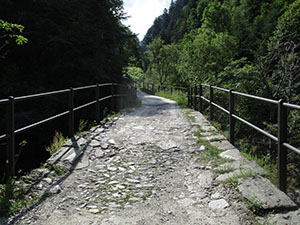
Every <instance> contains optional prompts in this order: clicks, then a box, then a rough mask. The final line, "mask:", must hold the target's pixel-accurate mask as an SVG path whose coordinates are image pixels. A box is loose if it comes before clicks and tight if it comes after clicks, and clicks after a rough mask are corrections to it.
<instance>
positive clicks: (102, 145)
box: [101, 143, 109, 149]
mask: <svg viewBox="0 0 300 225" xmlns="http://www.w3.org/2000/svg"><path fill="white" fill-rule="evenodd" d="M108 146H109V145H108V144H107V143H102V144H101V148H102V149H108Z"/></svg>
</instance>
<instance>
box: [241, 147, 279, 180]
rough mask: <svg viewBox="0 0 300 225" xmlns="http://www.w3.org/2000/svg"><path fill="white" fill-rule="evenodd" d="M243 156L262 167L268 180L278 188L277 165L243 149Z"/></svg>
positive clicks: (267, 158)
mask: <svg viewBox="0 0 300 225" xmlns="http://www.w3.org/2000/svg"><path fill="white" fill-rule="evenodd" d="M241 153H242V155H243V156H244V157H245V158H246V159H248V160H251V161H255V162H256V163H257V164H258V165H259V166H261V167H262V168H263V169H264V170H265V171H266V173H267V174H266V175H264V177H266V178H267V179H269V180H270V181H271V182H272V183H273V184H274V185H275V186H277V184H278V181H277V164H276V163H275V164H273V163H271V162H270V159H269V157H258V156H256V155H254V154H251V153H250V152H249V151H247V150H246V149H243V150H242V151H241Z"/></svg>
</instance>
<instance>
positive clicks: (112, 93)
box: [0, 83, 136, 178]
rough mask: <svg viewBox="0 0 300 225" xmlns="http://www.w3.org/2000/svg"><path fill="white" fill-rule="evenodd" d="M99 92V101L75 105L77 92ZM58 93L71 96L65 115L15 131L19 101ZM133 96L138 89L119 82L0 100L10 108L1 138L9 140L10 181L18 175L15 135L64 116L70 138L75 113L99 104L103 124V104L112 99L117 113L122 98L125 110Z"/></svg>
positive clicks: (1, 103)
mask: <svg viewBox="0 0 300 225" xmlns="http://www.w3.org/2000/svg"><path fill="white" fill-rule="evenodd" d="M103 87H110V90H106V91H108V92H109V93H108V94H107V95H106V96H102V95H103V91H102V88H103ZM116 87H120V90H119V92H118V93H117V90H116ZM88 89H95V100H93V101H90V102H87V103H84V104H82V105H79V106H77V107H75V106H74V99H75V97H74V93H75V92H77V91H81V90H88ZM58 94H68V110H67V111H64V112H61V113H59V114H56V115H53V116H51V117H48V118H46V119H43V120H41V121H38V122H35V123H32V124H30V125H28V126H25V127H22V128H19V129H15V104H16V103H17V102H23V101H27V100H31V99H38V98H41V97H48V96H54V95H58ZM128 97H133V99H135V98H136V88H133V87H131V86H128V85H124V84H116V83H104V84H95V85H89V86H84V87H76V88H70V89H64V90H58V91H51V92H46V93H40V94H34V95H26V96H21V97H12V96H11V97H9V98H8V99H0V105H6V118H5V119H6V121H7V124H6V134H3V135H0V141H4V140H6V157H7V160H6V162H7V170H6V176H7V178H9V177H12V176H14V175H15V135H18V134H20V133H23V132H26V131H28V130H30V129H33V128H36V127H38V126H40V125H42V124H45V123H48V122H50V121H53V120H56V119H58V118H60V117H63V116H68V128H69V137H73V136H74V113H75V112H76V111H78V110H81V109H84V108H86V107H89V106H92V105H96V122H97V123H99V122H100V120H101V119H102V118H103V107H102V105H101V103H102V102H103V101H106V100H109V99H110V100H111V103H110V104H111V110H113V111H114V110H115V104H116V101H115V100H116V99H115V98H121V101H119V104H120V105H122V107H126V106H127V104H126V103H127V102H129V101H127V100H126V99H125V98H128Z"/></svg>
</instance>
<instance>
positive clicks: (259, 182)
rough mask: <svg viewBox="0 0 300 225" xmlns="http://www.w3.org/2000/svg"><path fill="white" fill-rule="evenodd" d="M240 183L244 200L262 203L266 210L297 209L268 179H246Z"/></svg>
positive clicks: (239, 180)
mask: <svg viewBox="0 0 300 225" xmlns="http://www.w3.org/2000/svg"><path fill="white" fill-rule="evenodd" d="M238 182H239V184H240V185H239V186H238V190H239V191H240V193H241V194H242V195H243V196H244V198H247V199H250V200H253V201H257V202H258V203H261V204H262V207H263V209H265V210H274V209H294V208H295V209H297V205H296V204H295V203H294V202H293V201H292V200H291V199H290V198H289V197H288V196H287V195H286V194H285V193H283V192H282V191H280V190H279V189H278V188H277V187H275V186H274V185H273V184H272V183H271V182H270V181H269V180H268V179H266V178H263V177H261V176H256V177H246V178H240V179H238Z"/></svg>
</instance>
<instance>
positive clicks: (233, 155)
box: [220, 148, 242, 160]
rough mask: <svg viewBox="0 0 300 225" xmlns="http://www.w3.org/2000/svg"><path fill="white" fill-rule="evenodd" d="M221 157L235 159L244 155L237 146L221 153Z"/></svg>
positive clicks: (239, 158)
mask: <svg viewBox="0 0 300 225" xmlns="http://www.w3.org/2000/svg"><path fill="white" fill-rule="evenodd" d="M220 157H222V158H226V159H233V160H241V159H242V155H241V153H240V151H239V150H237V149H236V148H234V149H229V150H227V151H225V152H222V153H221V154H220Z"/></svg>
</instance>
